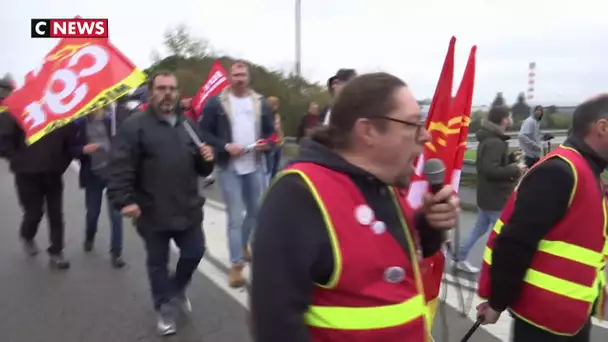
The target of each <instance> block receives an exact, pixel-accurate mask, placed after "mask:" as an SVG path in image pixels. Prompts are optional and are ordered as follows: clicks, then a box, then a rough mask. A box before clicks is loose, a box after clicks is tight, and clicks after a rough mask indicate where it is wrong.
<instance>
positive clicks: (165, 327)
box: [156, 303, 177, 336]
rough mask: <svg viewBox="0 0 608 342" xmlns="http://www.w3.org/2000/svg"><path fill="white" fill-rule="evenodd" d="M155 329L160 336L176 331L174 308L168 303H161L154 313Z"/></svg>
mask: <svg viewBox="0 0 608 342" xmlns="http://www.w3.org/2000/svg"><path fill="white" fill-rule="evenodd" d="M156 330H157V331H158V334H159V335H161V336H168V335H173V334H175V333H176V332H177V324H176V322H175V309H174V308H173V305H171V304H170V303H166V304H163V305H161V307H160V309H159V310H158V311H157V313H156Z"/></svg>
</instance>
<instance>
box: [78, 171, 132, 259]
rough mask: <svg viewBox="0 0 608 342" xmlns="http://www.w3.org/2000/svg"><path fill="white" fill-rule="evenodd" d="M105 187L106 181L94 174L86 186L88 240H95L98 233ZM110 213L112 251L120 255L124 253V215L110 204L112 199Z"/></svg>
mask: <svg viewBox="0 0 608 342" xmlns="http://www.w3.org/2000/svg"><path fill="white" fill-rule="evenodd" d="M105 188H106V183H105V182H104V181H103V180H102V179H101V178H99V177H97V176H92V177H91V179H90V180H89V181H88V182H87V185H86V186H85V189H84V192H85V206H86V210H87V213H86V232H85V238H86V239H87V241H93V240H94V239H95V234H97V223H98V221H99V214H100V212H101V202H102V201H103V191H104V190H105ZM108 214H109V215H110V226H111V228H112V231H111V236H110V252H111V253H112V254H113V255H117V256H118V255H120V254H121V253H122V233H123V228H122V215H121V213H120V211H118V210H116V209H114V207H112V206H111V205H110V201H108Z"/></svg>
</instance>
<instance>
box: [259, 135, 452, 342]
mask: <svg viewBox="0 0 608 342" xmlns="http://www.w3.org/2000/svg"><path fill="white" fill-rule="evenodd" d="M298 161H305V162H312V163H315V164H319V165H323V166H325V167H328V168H330V169H333V170H336V171H338V172H342V173H344V174H346V175H348V176H349V177H350V178H351V179H352V181H353V182H354V183H355V184H356V186H357V187H358V188H359V189H360V190H361V193H362V194H363V196H364V198H365V199H366V201H367V203H369V205H370V206H371V208H372V210H373V211H374V212H375V214H376V218H377V219H378V220H381V221H384V222H385V223H386V225H387V231H388V232H389V233H390V234H391V235H392V236H393V238H394V239H395V241H397V243H398V244H399V245H400V246H401V247H402V248H403V250H404V251H405V252H406V255H409V254H408V252H409V247H408V244H407V240H406V237H405V233H404V231H403V229H402V228H401V224H400V221H399V216H398V214H397V211H396V210H395V206H394V204H393V202H392V199H391V196H390V195H389V193H388V192H387V190H386V185H385V184H383V183H382V182H381V181H380V180H378V179H377V178H375V177H374V176H373V175H371V174H369V173H367V172H366V171H364V170H362V169H360V168H358V167H356V166H354V165H352V164H350V163H348V162H347V161H346V160H344V159H343V158H342V157H340V156H338V155H337V154H335V153H334V152H332V151H331V150H329V149H327V148H326V147H325V146H323V145H321V144H319V143H316V142H313V141H311V140H310V139H308V138H305V139H303V140H302V143H301V145H300V156H299V157H298V158H297V159H296V160H295V161H294V162H298ZM403 195H404V196H405V192H404V194H403ZM414 222H415V226H416V228H417V229H418V232H419V235H420V239H421V242H422V249H423V254H424V255H426V256H429V255H432V254H433V253H435V252H436V251H438V250H439V248H440V244H441V242H442V235H441V233H440V232H438V231H435V230H433V229H430V228H429V227H428V225H427V224H426V221H425V219H424V216H423V215H421V214H417V215H416V216H415V218H414ZM254 234H255V236H254V239H253V241H254V246H253V260H254V261H253V264H252V265H253V270H252V272H253V274H252V282H253V283H252V288H251V297H250V298H251V312H252V315H253V322H254V326H253V331H254V334H255V336H256V338H255V339H254V340H255V341H260V342H262V341H263V342H285V341H289V342H308V341H310V336H309V333H308V327H307V325H306V324H305V322H304V318H303V315H304V313H305V312H306V310H307V308H308V305H309V304H310V300H311V298H312V295H313V292H314V288H315V285H314V283H320V284H323V283H327V281H328V279H329V277H330V275H331V273H332V271H333V268H334V266H335V265H334V262H333V254H332V249H331V243H330V239H329V236H328V234H327V230H326V228H325V223H324V221H323V218H322V215H321V211H320V210H319V207H318V205H317V203H316V202H315V200H314V198H313V196H312V195H311V193H310V191H309V190H308V187H307V186H306V184H305V183H304V181H303V180H302V178H301V177H299V176H297V175H287V176H284V177H283V178H280V179H279V180H278V181H277V182H276V183H275V184H274V185H273V186H272V187H271V188H270V190H269V191H268V193H267V194H266V197H265V199H264V201H263V203H262V206H261V209H260V212H259V214H258V221H257V228H256V230H254Z"/></svg>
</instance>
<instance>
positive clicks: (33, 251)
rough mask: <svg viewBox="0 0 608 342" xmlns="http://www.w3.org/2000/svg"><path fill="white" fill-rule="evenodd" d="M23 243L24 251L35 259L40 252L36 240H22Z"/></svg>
mask: <svg viewBox="0 0 608 342" xmlns="http://www.w3.org/2000/svg"><path fill="white" fill-rule="evenodd" d="M21 243H22V244H23V251H24V252H25V254H27V255H28V256H32V257H33V256H35V255H37V254H38V253H39V252H40V249H39V248H38V245H37V244H36V241H34V240H26V239H21Z"/></svg>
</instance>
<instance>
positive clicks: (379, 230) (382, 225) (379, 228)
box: [371, 221, 386, 235]
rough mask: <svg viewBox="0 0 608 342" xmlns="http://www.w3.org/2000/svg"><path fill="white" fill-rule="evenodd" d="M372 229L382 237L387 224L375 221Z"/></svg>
mask: <svg viewBox="0 0 608 342" xmlns="http://www.w3.org/2000/svg"><path fill="white" fill-rule="evenodd" d="M371 228H372V231H373V232H374V233H375V234H376V235H380V234H383V233H384V232H385V231H386V223H384V222H382V221H375V222H374V223H372V225H371Z"/></svg>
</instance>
